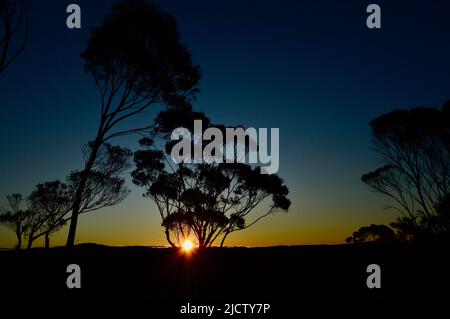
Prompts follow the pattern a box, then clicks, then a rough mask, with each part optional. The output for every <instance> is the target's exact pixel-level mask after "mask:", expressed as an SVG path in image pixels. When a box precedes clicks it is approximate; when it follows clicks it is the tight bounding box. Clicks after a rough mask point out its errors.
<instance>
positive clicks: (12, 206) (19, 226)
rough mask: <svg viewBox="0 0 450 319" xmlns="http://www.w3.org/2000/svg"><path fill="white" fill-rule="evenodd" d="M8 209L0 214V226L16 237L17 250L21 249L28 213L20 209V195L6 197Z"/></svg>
mask: <svg viewBox="0 0 450 319" xmlns="http://www.w3.org/2000/svg"><path fill="white" fill-rule="evenodd" d="M6 199H7V200H8V206H9V207H8V208H7V209H6V211H5V212H3V213H2V214H0V224H3V225H5V226H6V227H7V228H9V229H10V230H11V231H13V232H14V233H15V235H16V237H17V245H16V248H17V249H21V248H22V237H23V235H24V234H25V232H26V230H27V229H26V220H27V217H28V216H29V214H30V212H29V211H28V210H26V209H22V203H23V201H24V199H23V197H22V195H21V194H11V195H7V196H6Z"/></svg>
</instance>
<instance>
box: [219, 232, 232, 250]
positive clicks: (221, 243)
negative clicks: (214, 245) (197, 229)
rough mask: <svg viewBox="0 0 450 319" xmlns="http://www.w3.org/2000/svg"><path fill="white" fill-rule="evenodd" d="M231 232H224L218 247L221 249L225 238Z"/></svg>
mask: <svg viewBox="0 0 450 319" xmlns="http://www.w3.org/2000/svg"><path fill="white" fill-rule="evenodd" d="M230 233H231V232H229V231H228V232H226V233H225V235H224V236H223V238H222V241H221V242H220V247H223V244H224V243H225V239H226V238H227V236H228V235H229V234H230Z"/></svg>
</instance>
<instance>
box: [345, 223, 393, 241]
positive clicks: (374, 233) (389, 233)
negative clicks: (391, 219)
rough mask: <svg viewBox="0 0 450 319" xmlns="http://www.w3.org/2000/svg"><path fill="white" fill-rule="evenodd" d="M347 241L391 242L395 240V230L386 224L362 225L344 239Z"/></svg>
mask: <svg viewBox="0 0 450 319" xmlns="http://www.w3.org/2000/svg"><path fill="white" fill-rule="evenodd" d="M345 241H346V242H347V243H363V242H380V243H392V242H395V241H397V237H396V234H395V232H394V231H393V230H392V229H391V228H389V227H388V226H386V225H374V224H372V225H370V226H364V227H361V228H360V229H358V230H357V231H356V232H354V233H353V235H352V236H350V237H348V238H347V239H346V240H345Z"/></svg>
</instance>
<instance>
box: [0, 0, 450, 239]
mask: <svg viewBox="0 0 450 319" xmlns="http://www.w3.org/2000/svg"><path fill="white" fill-rule="evenodd" d="M372 2H376V3H378V4H379V5H380V6H381V9H382V29H381V30H369V29H367V27H366V25H365V19H366V17H367V14H366V13H365V8H366V6H367V4H369V3H371V2H368V1H367V2H366V1H358V0H355V1H317V0H314V1H237V0H227V1H211V0H209V1H194V0H192V1H185V0H171V1H161V2H160V3H161V6H162V8H164V9H166V10H167V11H169V12H170V13H172V14H173V15H174V16H175V17H176V19H177V21H178V26H179V31H180V33H181V35H182V40H183V42H184V43H185V44H187V45H188V46H189V48H190V50H191V52H192V54H193V59H194V61H195V62H196V63H199V64H200V66H201V68H202V74H203V77H202V81H201V84H200V87H201V93H200V95H199V99H198V102H197V103H196V105H195V108H197V109H198V110H202V111H204V112H206V114H207V115H208V116H209V117H211V118H212V119H213V121H214V122H216V123H224V124H228V125H235V124H242V125H244V126H252V127H268V128H270V127H279V128H280V143H281V150H280V171H279V175H280V176H281V177H283V178H284V179H285V181H286V184H287V185H288V186H289V188H290V191H291V193H290V199H291V200H292V206H291V209H290V211H289V213H287V214H280V215H278V216H274V217H272V218H269V219H266V220H264V221H262V222H261V223H259V224H257V225H256V226H254V227H252V228H250V229H248V230H245V231H242V232H237V233H234V234H232V235H230V237H229V239H228V242H227V243H228V245H249V246H256V245H258V246H262V245H278V244H288V245H291V244H320V243H340V242H343V241H344V239H345V238H346V237H347V236H348V235H350V234H351V232H352V231H354V230H355V229H357V228H359V227H361V226H364V225H367V224H370V223H389V222H390V221H392V220H393V219H394V218H395V216H396V215H395V212H392V211H387V210H383V198H382V197H380V196H378V195H376V194H373V193H370V192H369V191H368V190H367V188H366V187H365V186H364V185H363V184H362V183H361V182H360V176H361V175H362V174H364V173H366V172H368V171H370V170H373V169H375V168H377V166H378V165H379V164H380V163H379V162H378V161H377V156H376V154H375V153H374V152H373V151H372V150H371V149H370V131H369V126H368V123H369V121H370V120H371V119H373V118H374V117H376V116H379V115H381V114H383V113H385V112H389V111H391V110H392V109H394V108H411V107H416V106H440V105H441V104H442V103H443V102H444V101H445V100H447V99H450V61H449V57H450V41H449V40H450V39H449V36H450V24H449V23H448V16H449V14H450V5H449V4H448V1H425V0H424V1H372ZM393 2H395V3H393ZM70 3H78V4H79V5H80V6H81V9H82V29H81V30H69V29H67V28H66V26H65V20H66V16H67V14H66V13H65V8H66V6H67V5H68V4H70ZM109 8H110V1H87V0H83V1H81V0H76V1H75V0H71V1H60V0H58V1H57V0H54V1H49V0H47V1H44V0H42V1H34V4H33V7H32V12H31V17H30V21H31V22H30V23H31V30H30V39H29V43H28V45H27V48H26V51H25V52H24V53H23V54H22V55H21V56H20V57H19V58H18V59H17V60H16V61H15V63H14V64H12V65H11V66H10V67H9V68H8V69H7V71H6V72H5V74H3V75H2V76H1V77H0V144H1V146H2V147H1V156H0V198H1V199H0V204H1V205H3V204H4V202H5V200H4V198H5V196H6V195H7V194H10V193H13V192H20V193H23V194H25V195H27V194H28V193H29V192H30V191H31V190H32V188H33V186H34V185H35V184H37V183H39V182H44V181H48V180H53V179H64V178H65V176H67V174H68V173H69V172H70V170H72V169H79V168H81V166H82V156H81V155H82V154H81V148H80V147H81V145H82V144H83V143H85V142H86V141H88V140H89V139H92V138H93V136H94V134H95V132H96V125H97V119H98V113H99V95H98V92H97V90H96V88H95V86H94V82H93V80H92V79H91V78H90V77H89V75H87V74H85V73H84V71H83V64H82V60H81V59H80V58H79V54H80V53H81V52H82V51H83V49H84V47H85V44H86V40H87V38H88V27H89V26H93V25H98V24H100V23H101V21H102V20H103V16H104V14H105V13H106V12H107V11H108V10H109ZM155 113H156V110H155V111H154V112H153V113H152V112H150V113H149V114H147V115H146V116H147V117H148V121H151V120H152V118H153V115H154V114H155ZM136 140H137V137H130V138H127V139H122V140H117V143H121V144H122V145H125V146H128V147H130V148H135V147H136ZM130 188H131V190H132V192H131V194H130V196H129V197H128V198H127V199H126V200H125V201H124V202H123V203H121V204H120V205H118V206H116V207H114V208H110V209H105V210H102V211H100V212H97V213H93V214H92V215H83V216H82V217H81V218H80V220H79V226H78V233H77V242H79V243H81V242H98V243H103V244H111V245H161V244H165V240H164V236H163V232H162V228H161V227H160V219H159V214H157V212H156V210H155V206H154V204H153V203H152V201H151V200H150V199H148V198H143V197H142V196H141V195H142V189H138V188H136V187H134V186H133V185H131V183H130ZM1 205H0V206H1ZM0 227H1V226H0ZM65 236H66V231H65V230H64V231H61V232H59V233H58V234H56V235H55V236H54V238H53V244H63V243H64V241H65ZM14 243H15V239H14V235H13V234H12V233H11V232H9V231H8V230H7V229H6V228H3V227H1V228H0V247H7V246H13V245H14Z"/></svg>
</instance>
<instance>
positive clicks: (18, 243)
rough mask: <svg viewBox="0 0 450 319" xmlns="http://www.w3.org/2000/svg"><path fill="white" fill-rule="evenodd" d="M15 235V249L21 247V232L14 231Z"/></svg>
mask: <svg viewBox="0 0 450 319" xmlns="http://www.w3.org/2000/svg"><path fill="white" fill-rule="evenodd" d="M16 236H17V246H16V249H17V250H20V249H22V234H21V233H20V232H18V233H16Z"/></svg>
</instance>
